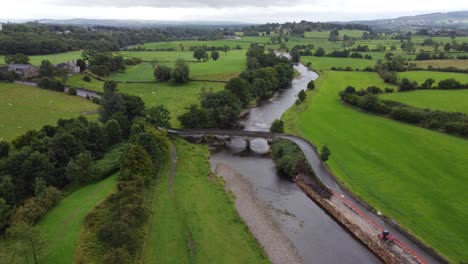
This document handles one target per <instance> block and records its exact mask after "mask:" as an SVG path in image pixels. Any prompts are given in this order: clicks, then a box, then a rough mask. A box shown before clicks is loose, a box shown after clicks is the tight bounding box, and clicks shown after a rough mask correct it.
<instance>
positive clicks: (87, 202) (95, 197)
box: [37, 175, 117, 263]
mask: <svg viewBox="0 0 468 264" xmlns="http://www.w3.org/2000/svg"><path fill="white" fill-rule="evenodd" d="M116 183H117V176H116V175H113V176H111V177H108V178H106V179H104V180H102V181H100V182H97V183H93V184H89V185H87V186H84V187H82V188H80V189H78V190H77V191H74V192H73V193H71V194H70V195H68V196H66V197H65V198H63V199H62V200H61V201H60V202H59V204H58V205H57V206H56V207H54V208H53V209H52V210H51V211H50V212H48V213H47V214H46V215H45V216H44V218H42V220H41V221H40V222H39V223H38V224H37V228H38V230H39V231H40V233H41V235H42V236H43V237H44V239H45V240H46V241H47V247H46V249H45V250H44V252H43V253H42V254H41V258H40V262H43V263H72V260H73V254H74V252H75V247H76V244H77V241H78V237H79V234H80V229H81V226H82V223H83V220H84V218H85V216H86V215H87V214H88V213H89V211H91V209H93V208H94V207H95V206H96V205H97V204H98V203H99V202H100V201H102V200H103V199H104V198H106V197H107V195H108V194H109V193H110V192H111V190H112V189H113V188H114V187H115V185H116Z"/></svg>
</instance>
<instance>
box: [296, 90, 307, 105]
mask: <svg viewBox="0 0 468 264" xmlns="http://www.w3.org/2000/svg"><path fill="white" fill-rule="evenodd" d="M297 97H298V98H299V100H300V101H301V102H302V101H304V100H305V99H306V98H307V94H306V92H305V91H304V90H301V91H300V92H299V93H298V94H297Z"/></svg>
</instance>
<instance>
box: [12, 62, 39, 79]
mask: <svg viewBox="0 0 468 264" xmlns="http://www.w3.org/2000/svg"><path fill="white" fill-rule="evenodd" d="M8 71H10V72H15V73H16V74H18V75H20V76H24V77H26V78H30V77H35V76H37V75H39V72H38V70H37V69H36V68H35V67H34V66H32V65H31V64H14V63H12V64H9V65H8Z"/></svg>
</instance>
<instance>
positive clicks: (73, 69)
mask: <svg viewBox="0 0 468 264" xmlns="http://www.w3.org/2000/svg"><path fill="white" fill-rule="evenodd" d="M56 67H57V69H65V70H67V71H69V72H70V73H80V66H78V65H76V62H75V61H71V62H70V61H67V62H64V63H59V64H57V65H56Z"/></svg>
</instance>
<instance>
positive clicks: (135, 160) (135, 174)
mask: <svg viewBox="0 0 468 264" xmlns="http://www.w3.org/2000/svg"><path fill="white" fill-rule="evenodd" d="M153 173H154V170H153V162H152V161H151V157H150V155H149V154H148V152H147V151H146V150H145V149H144V148H143V147H142V146H140V145H137V144H131V145H130V147H129V148H128V150H127V153H125V155H124V156H123V159H122V162H121V165H120V180H122V181H131V180H136V179H139V178H140V179H144V180H150V179H151V178H152V176H153Z"/></svg>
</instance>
